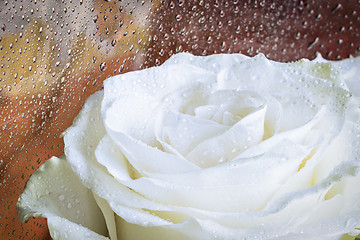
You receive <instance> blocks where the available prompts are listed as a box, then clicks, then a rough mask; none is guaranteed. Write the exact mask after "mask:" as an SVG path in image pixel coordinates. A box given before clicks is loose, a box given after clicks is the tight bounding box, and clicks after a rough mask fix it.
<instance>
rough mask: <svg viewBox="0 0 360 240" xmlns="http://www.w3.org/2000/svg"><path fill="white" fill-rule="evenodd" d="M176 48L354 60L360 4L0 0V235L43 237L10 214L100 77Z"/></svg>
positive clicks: (352, 0) (36, 226)
mask: <svg viewBox="0 0 360 240" xmlns="http://www.w3.org/2000/svg"><path fill="white" fill-rule="evenodd" d="M178 52H191V53H193V54H196V55H210V54H215V53H243V54H246V55H249V56H254V55H256V54H258V53H264V54H265V55H266V56H267V57H268V58H270V59H272V60H277V61H283V62H288V61H295V60H298V59H301V58H309V59H314V58H315V57H316V56H317V55H318V54H321V55H322V56H323V57H324V58H325V59H328V60H341V59H345V58H350V57H354V56H358V55H360V1H359V0H343V1H340V0H312V1H311V0H309V1H308V0H288V1H282V0H221V1H216V0H213V1H204V0H192V1H185V0H173V1H167V0H161V1H156V0H153V1H150V0H149V1H140V0H134V1H131V0H108V1H105V0H97V1H89V0H23V1H21V0H0V192H1V193H0V239H50V237H49V233H48V230H47V226H46V220H45V219H39V218H37V219H34V218H30V219H29V220H28V221H27V222H26V223H20V222H19V220H18V218H17V211H16V202H17V199H18V196H19V194H20V193H21V192H22V190H23V189H24V187H25V184H26V182H27V180H28V178H29V176H30V175H31V174H32V173H33V172H34V171H35V170H36V169H37V168H38V167H39V166H40V165H41V164H42V163H43V162H44V161H46V160H47V159H49V158H50V157H51V156H61V155H62V154H63V149H64V144H63V139H62V138H61V133H62V132H63V131H64V130H65V129H66V128H68V127H69V126H70V125H71V124H72V121H73V119H74V117H75V116H76V115H77V113H78V112H79V110H80V109H81V107H82V105H83V103H84V101H85V99H86V98H87V97H88V96H89V95H91V94H92V93H94V92H95V91H98V90H100V89H102V83H103V81H104V80H105V79H106V78H107V77H109V76H112V75H117V74H122V73H125V72H128V71H134V70H137V69H143V68H148V67H152V66H157V65H160V64H161V63H163V62H164V61H165V60H166V59H168V58H169V57H170V56H171V55H173V54H176V53H178Z"/></svg>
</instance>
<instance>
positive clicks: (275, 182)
mask: <svg viewBox="0 0 360 240" xmlns="http://www.w3.org/2000/svg"><path fill="white" fill-rule="evenodd" d="M359 60H360V59H359V58H357V59H349V60H345V61H342V62H338V63H329V62H327V63H314V62H310V61H307V60H301V61H299V62H295V63H278V62H273V61H269V60H267V59H266V58H265V57H264V56H263V55H258V56H256V57H254V58H249V57H245V56H243V55H236V54H234V55H213V56H208V57H195V56H193V55H191V54H179V55H175V56H174V57H172V58H171V59H170V60H168V61H167V62H165V63H164V64H163V65H162V66H160V67H155V68H150V69H146V70H142V71H137V72H131V73H127V74H124V75H119V76H115V77H112V78H110V79H108V80H106V82H105V88H104V91H102V92H98V93H96V94H94V95H93V96H91V97H90V98H89V99H88V100H87V102H86V104H85V106H84V108H83V109H82V111H81V113H80V114H79V116H78V117H77V119H76V120H75V122H74V124H73V126H72V127H71V128H69V129H68V130H67V132H66V135H65V146H66V147H65V157H64V158H60V159H59V158H52V159H50V160H48V161H47V162H46V163H45V164H44V165H43V166H41V167H40V168H39V170H37V171H36V172H35V174H34V175H33V176H32V177H31V178H30V180H29V182H28V184H27V186H26V189H25V190H24V193H23V194H22V195H21V197H20V200H19V203H18V207H19V213H20V217H21V219H27V218H28V217H29V216H30V215H33V216H38V215H41V216H44V217H46V218H47V219H48V223H49V229H50V232H51V234H52V236H53V238H54V239H84V238H85V239H105V237H108V238H110V239H112V240H114V239H201V240H203V239H247V240H249V239H286V240H289V239H316V240H319V239H326V240H328V239H340V238H341V237H343V238H341V239H354V237H351V236H350V235H352V236H355V235H356V234H358V233H359V232H358V230H357V227H360V188H359V184H360V173H359V167H360V157H359V156H360V154H359V151H360V122H359V121H360V118H359V116H360V114H359V101H358V96H359V95H357V94H358V92H359V81H360V79H359V77H358V76H359V70H358V69H359V66H360V64H359V63H360V61H359ZM351 67H352V68H351ZM352 71H355V72H356V71H357V74H356V73H351V72H352ZM351 74H353V75H351ZM348 87H351V89H350V91H354V93H355V95H357V96H351V94H350V92H349V89H348ZM344 234H350V235H346V236H345V235H344Z"/></svg>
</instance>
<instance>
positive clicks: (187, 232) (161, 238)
mask: <svg viewBox="0 0 360 240" xmlns="http://www.w3.org/2000/svg"><path fill="white" fill-rule="evenodd" d="M116 223H117V228H118V229H119V230H120V231H119V232H118V233H119V234H118V239H137V240H168V239H171V240H183V239H189V240H212V239H214V238H213V236H212V235H211V234H209V233H206V232H204V231H203V230H202V228H201V227H200V226H199V224H198V222H197V221H195V220H194V219H188V220H186V221H183V222H181V223H177V224H171V225H165V226H154V227H143V226H141V225H135V224H130V223H127V222H125V221H124V220H123V219H121V218H120V217H118V218H117V219H116Z"/></svg>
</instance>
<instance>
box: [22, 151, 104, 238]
mask: <svg viewBox="0 0 360 240" xmlns="http://www.w3.org/2000/svg"><path fill="white" fill-rule="evenodd" d="M18 209H19V216H20V219H21V220H23V221H24V220H26V219H28V218H29V217H30V216H43V217H46V218H48V223H49V229H50V232H51V233H52V237H53V238H55V239H58V237H57V236H59V238H61V237H60V236H65V235H67V238H71V239H76V236H77V234H80V233H81V234H83V235H85V236H86V235H89V236H94V237H95V236H96V239H106V238H105V237H101V236H100V235H102V236H107V227H106V224H105V221H104V216H103V215H102V212H101V211H100V209H99V207H98V205H97V204H96V201H95V200H94V197H93V196H92V193H91V191H90V190H89V189H87V188H85V187H84V186H83V185H82V184H81V182H80V181H79V179H78V178H77V177H76V176H75V174H74V173H73V171H72V169H71V167H70V165H69V164H68V163H67V162H66V160H64V159H59V158H56V157H53V158H51V159H49V160H48V161H46V162H45V163H44V164H43V165H42V166H41V167H40V168H39V169H38V170H37V171H36V172H35V173H34V174H33V175H32V176H31V177H30V179H29V181H28V183H27V185H26V188H25V190H24V192H23V193H22V194H21V195H20V198H19V202H18ZM74 229H78V230H77V231H74V232H73V230H74ZM99 234H100V235H99ZM64 238H65V237H64Z"/></svg>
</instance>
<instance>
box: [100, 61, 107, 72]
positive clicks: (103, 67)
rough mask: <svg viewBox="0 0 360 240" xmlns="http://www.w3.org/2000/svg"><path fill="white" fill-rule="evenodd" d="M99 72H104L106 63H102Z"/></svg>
mask: <svg viewBox="0 0 360 240" xmlns="http://www.w3.org/2000/svg"><path fill="white" fill-rule="evenodd" d="M99 69H100V71H105V69H106V62H102V63H101V64H100V66H99Z"/></svg>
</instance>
